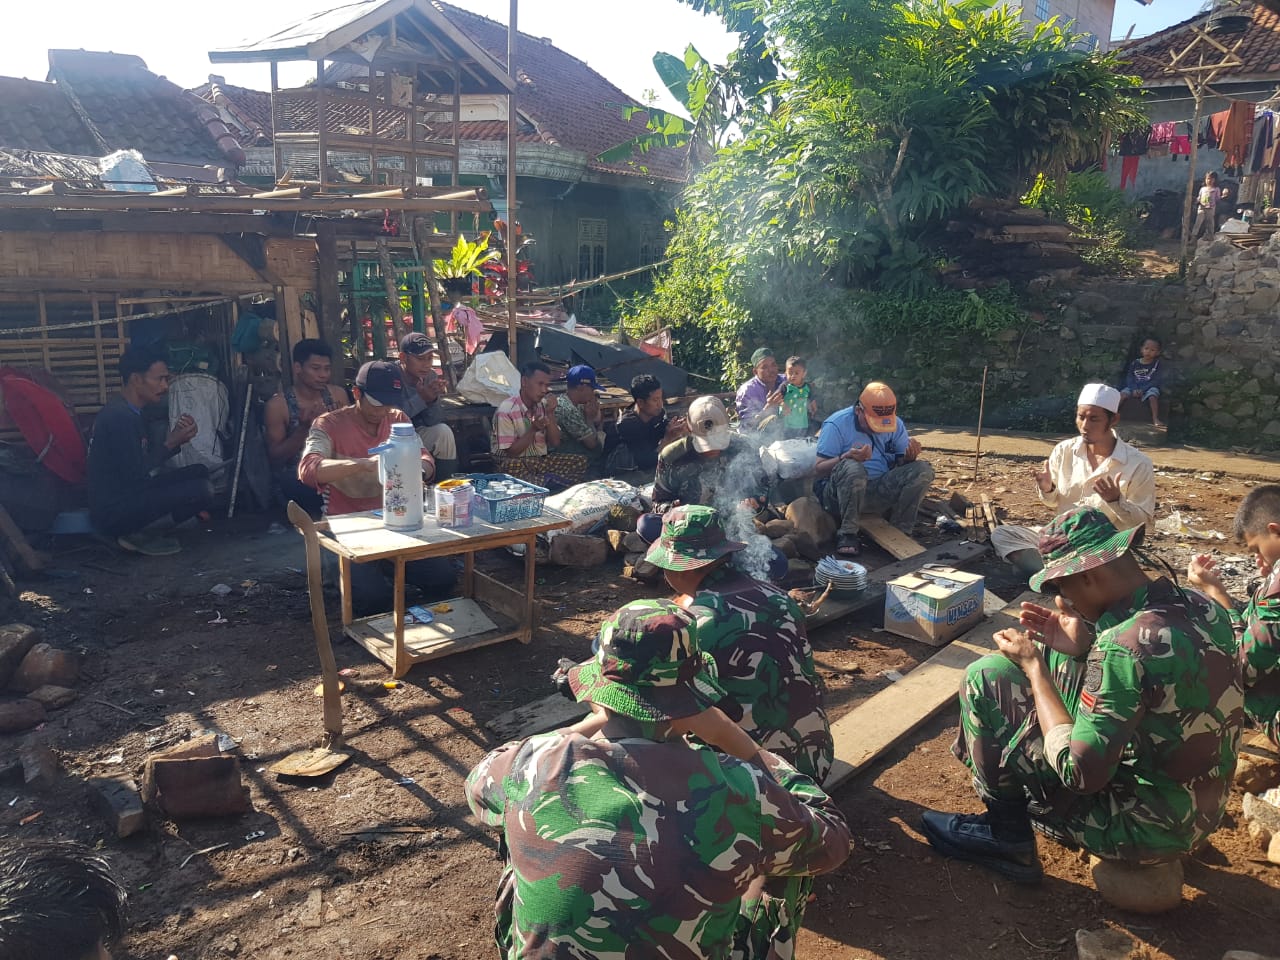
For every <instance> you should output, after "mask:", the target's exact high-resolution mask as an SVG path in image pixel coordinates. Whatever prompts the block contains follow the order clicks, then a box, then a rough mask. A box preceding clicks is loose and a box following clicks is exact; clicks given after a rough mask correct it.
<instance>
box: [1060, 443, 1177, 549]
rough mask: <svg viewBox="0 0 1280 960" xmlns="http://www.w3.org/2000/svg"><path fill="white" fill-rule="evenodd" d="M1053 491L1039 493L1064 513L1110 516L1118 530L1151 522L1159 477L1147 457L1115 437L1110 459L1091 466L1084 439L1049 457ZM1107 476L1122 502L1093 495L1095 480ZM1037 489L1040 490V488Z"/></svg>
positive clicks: (1064, 446) (1061, 445)
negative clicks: (1089, 510) (1089, 509)
mask: <svg viewBox="0 0 1280 960" xmlns="http://www.w3.org/2000/svg"><path fill="white" fill-rule="evenodd" d="M1049 476H1050V477H1051V478H1052V479H1053V489H1052V490H1050V491H1049V492H1048V493H1045V492H1043V491H1040V500H1041V502H1042V503H1044V504H1045V505H1047V506H1049V507H1051V508H1052V509H1053V510H1055V511H1057V512H1059V513H1061V512H1065V511H1067V510H1071V509H1074V508H1075V507H1092V508H1094V509H1096V510H1101V511H1102V512H1103V513H1105V514H1106V515H1107V517H1108V518H1109V519H1110V520H1111V522H1112V523H1114V524H1115V526H1116V529H1117V530H1129V529H1132V528H1133V527H1139V526H1142V525H1143V524H1145V523H1148V522H1149V521H1150V520H1151V518H1152V517H1153V516H1154V515H1155V512H1156V474H1155V468H1153V467H1152V465H1151V460H1150V459H1149V458H1148V457H1147V455H1146V454H1144V453H1141V452H1139V451H1138V450H1137V449H1135V448H1134V447H1131V446H1130V445H1129V444H1127V443H1125V442H1124V441H1123V440H1121V439H1120V438H1119V437H1116V448H1115V449H1114V450H1113V451H1111V456H1109V457H1107V459H1105V460H1103V461H1102V462H1101V463H1099V464H1098V466H1097V468H1096V469H1095V468H1094V467H1091V466H1090V465H1089V455H1088V453H1087V452H1086V450H1085V445H1084V438H1083V437H1075V438H1074V439H1072V440H1063V441H1062V442H1061V443H1060V444H1058V445H1057V446H1056V447H1054V448H1053V452H1052V453H1050V454H1049ZM1103 476H1108V477H1111V478H1112V479H1113V480H1115V481H1116V482H1117V483H1118V484H1119V485H1120V499H1119V500H1117V501H1116V502H1115V503H1107V501H1105V500H1103V499H1102V497H1100V496H1098V494H1096V493H1094V492H1093V484H1094V481H1095V480H1097V479H1098V478H1099V477H1103ZM1037 489H1038V488H1037Z"/></svg>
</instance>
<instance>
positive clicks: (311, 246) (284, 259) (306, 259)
mask: <svg viewBox="0 0 1280 960" xmlns="http://www.w3.org/2000/svg"><path fill="white" fill-rule="evenodd" d="M317 257H318V254H317V253H316V242H315V241H314V240H306V239H297V240H277V239H272V240H268V241H267V269H268V270H270V271H271V272H272V273H273V274H275V275H276V276H277V277H279V278H280V279H281V280H282V281H283V282H284V283H285V284H286V285H287V286H291V287H301V288H302V289H303V290H314V289H315V288H316V270H317Z"/></svg>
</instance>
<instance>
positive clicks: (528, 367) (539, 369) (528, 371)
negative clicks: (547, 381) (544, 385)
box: [520, 360, 551, 377]
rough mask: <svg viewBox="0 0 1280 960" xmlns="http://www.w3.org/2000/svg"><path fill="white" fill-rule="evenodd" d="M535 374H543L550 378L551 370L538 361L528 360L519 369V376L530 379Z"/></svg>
mask: <svg viewBox="0 0 1280 960" xmlns="http://www.w3.org/2000/svg"><path fill="white" fill-rule="evenodd" d="M535 373H545V374H546V375H547V376H548V377H549V376H551V368H550V367H548V366H547V365H546V364H545V363H543V362H541V361H540V360H530V361H529V362H528V363H526V364H524V365H523V366H522V367H521V368H520V376H522V377H532V376H533V375H534V374H535Z"/></svg>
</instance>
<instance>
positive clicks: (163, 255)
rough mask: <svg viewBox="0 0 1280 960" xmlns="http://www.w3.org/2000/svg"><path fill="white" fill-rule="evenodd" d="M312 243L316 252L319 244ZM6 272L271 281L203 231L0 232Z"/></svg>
mask: <svg viewBox="0 0 1280 960" xmlns="http://www.w3.org/2000/svg"><path fill="white" fill-rule="evenodd" d="M311 247H312V250H313V251H314V249H315V245H314V243H313V244H311ZM311 275H312V277H314V275H315V271H314V269H313V270H312V274H311ZM0 276H3V277H8V278H10V279H14V278H22V277H33V278H48V277H57V278H59V280H65V282H66V283H68V284H73V283H74V284H93V283H95V282H98V281H113V282H115V281H126V282H136V283H137V284H138V286H139V287H144V288H146V287H164V288H168V289H174V288H180V287H187V288H200V289H210V288H213V287H216V285H217V284H219V283H234V284H241V285H244V284H253V283H261V284H264V285H265V281H263V279H262V277H260V276H259V275H258V274H257V273H256V272H255V271H254V270H253V268H252V267H250V266H249V265H248V264H247V263H245V262H244V261H243V260H241V259H240V258H239V257H238V256H236V254H235V253H234V252H233V251H232V250H231V248H230V247H228V246H227V245H226V244H224V243H223V242H222V241H221V240H220V239H219V238H218V237H216V236H213V235H210V234H202V233H187V234H177V233H136V234H126V233H97V232H91V231H85V232H82V233H36V232H23V233H0ZM311 282H314V280H312V281H311Z"/></svg>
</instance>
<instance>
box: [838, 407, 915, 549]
mask: <svg viewBox="0 0 1280 960" xmlns="http://www.w3.org/2000/svg"><path fill="white" fill-rule="evenodd" d="M919 456H920V441H919V440H913V439H911V438H910V437H909V436H908V435H907V426H906V424H904V423H903V422H902V421H901V420H900V419H899V418H898V398H897V397H896V396H894V393H893V391H892V390H891V389H889V386H888V385H887V384H884V383H878V382H876V383H869V384H867V386H866V389H864V390H863V391H862V396H860V397H859V398H858V402H857V403H855V404H854V405H853V406H851V407H845V408H844V409H843V410H837V411H836V412H835V413H833V414H832V415H831V416H829V417H827V419H826V420H825V421H823V424H822V430H821V431H820V432H819V434H818V463H817V467H816V469H815V472H816V474H817V476H818V480H817V483H816V484H815V485H814V493H815V494H816V495H817V497H818V499H819V500H820V501H821V502H822V506H823V507H824V508H825V509H826V510H827V512H828V513H831V514H833V515H834V516H836V517H837V518H838V519H839V521H840V529H839V531H838V532H837V534H836V553H837V554H838V555H840V556H843V557H856V556H857V555H858V553H859V551H860V546H859V544H858V531H859V530H860V529H861V524H860V522H859V518H860V517H861V516H862V514H864V513H871V514H879V515H881V516H883V515H884V514H886V513H888V514H889V522H890V523H892V524H893V525H894V526H895V527H897V528H898V529H899V530H901V531H902V532H903V533H905V534H908V535H909V534H910V533H911V528H912V526H913V525H914V524H915V522H916V514H917V513H919V511H920V501H922V500H923V499H924V495H925V493H926V492H928V490H929V484H930V483H932V482H933V467H931V466H930V465H929V464H928V463H927V462H926V461H924V460H920V459H919Z"/></svg>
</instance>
